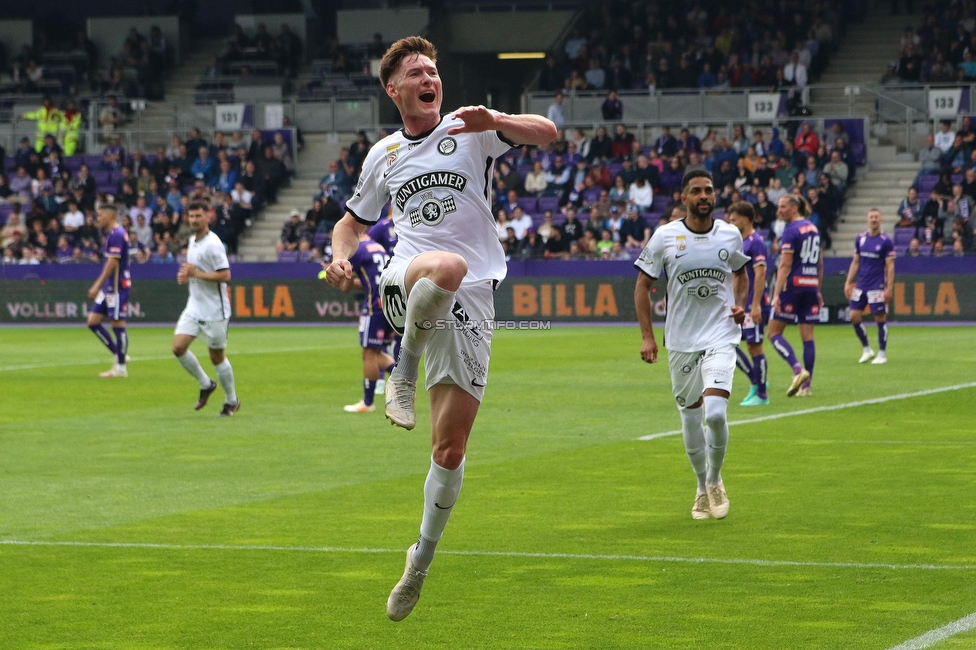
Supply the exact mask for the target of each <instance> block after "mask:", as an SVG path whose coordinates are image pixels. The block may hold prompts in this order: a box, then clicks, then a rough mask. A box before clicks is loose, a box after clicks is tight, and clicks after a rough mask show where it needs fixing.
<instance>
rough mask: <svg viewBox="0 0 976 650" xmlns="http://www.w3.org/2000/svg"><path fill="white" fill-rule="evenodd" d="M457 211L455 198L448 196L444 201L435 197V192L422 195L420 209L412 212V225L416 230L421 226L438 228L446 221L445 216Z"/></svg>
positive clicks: (410, 214)
mask: <svg viewBox="0 0 976 650" xmlns="http://www.w3.org/2000/svg"><path fill="white" fill-rule="evenodd" d="M455 211H457V205H456V204H455V202H454V197H453V196H452V195H450V194H448V195H447V196H446V197H444V198H443V199H439V198H437V197H435V196H434V193H433V192H427V193H425V194H421V195H420V207H417V208H414V209H413V210H411V211H410V212H409V213H408V214H407V216H408V217H410V225H411V226H412V227H414V228H416V227H417V226H420V225H425V226H436V225H437V224H439V223H440V222H441V221H443V220H444V215H446V214H449V213H451V212H455Z"/></svg>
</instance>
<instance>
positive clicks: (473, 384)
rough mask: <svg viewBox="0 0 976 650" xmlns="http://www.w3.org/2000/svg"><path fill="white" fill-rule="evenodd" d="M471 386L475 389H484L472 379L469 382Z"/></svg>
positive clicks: (483, 385) (482, 385)
mask: <svg viewBox="0 0 976 650" xmlns="http://www.w3.org/2000/svg"><path fill="white" fill-rule="evenodd" d="M471 385H472V386H474V387H475V388H484V387H485V384H479V383H478V382H476V381H475V380H474V379H472V380H471Z"/></svg>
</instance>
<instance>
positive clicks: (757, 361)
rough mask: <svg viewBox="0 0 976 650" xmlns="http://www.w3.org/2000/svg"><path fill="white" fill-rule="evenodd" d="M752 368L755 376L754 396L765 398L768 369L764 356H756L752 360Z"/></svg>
mask: <svg viewBox="0 0 976 650" xmlns="http://www.w3.org/2000/svg"><path fill="white" fill-rule="evenodd" d="M752 368H753V372H754V373H755V375H756V381H755V384H756V389H757V390H756V395H758V396H759V397H762V398H764V399H765V398H766V397H767V395H766V372H767V370H768V368H767V367H766V355H765V354H757V355H756V356H754V357H753V358H752Z"/></svg>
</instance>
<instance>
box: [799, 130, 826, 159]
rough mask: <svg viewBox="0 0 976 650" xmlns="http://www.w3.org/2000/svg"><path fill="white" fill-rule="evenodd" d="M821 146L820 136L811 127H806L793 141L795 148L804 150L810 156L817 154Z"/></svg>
mask: <svg viewBox="0 0 976 650" xmlns="http://www.w3.org/2000/svg"><path fill="white" fill-rule="evenodd" d="M819 148H820V138H818V137H817V134H816V133H814V132H813V131H812V130H811V129H810V128H809V127H804V128H803V129H801V130H800V132H799V133H797V134H796V140H794V141H793V149H794V150H796V151H803V152H805V153H806V154H807V155H808V156H816V155H817V149H819Z"/></svg>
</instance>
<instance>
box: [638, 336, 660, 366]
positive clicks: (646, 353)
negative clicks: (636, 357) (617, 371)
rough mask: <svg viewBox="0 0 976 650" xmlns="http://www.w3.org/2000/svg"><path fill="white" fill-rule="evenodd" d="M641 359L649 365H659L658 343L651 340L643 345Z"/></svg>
mask: <svg viewBox="0 0 976 650" xmlns="http://www.w3.org/2000/svg"><path fill="white" fill-rule="evenodd" d="M641 359H643V360H644V361H646V362H647V363H657V341H655V340H654V339H650V340H645V341H643V342H642V343H641Z"/></svg>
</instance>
